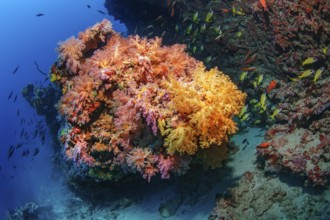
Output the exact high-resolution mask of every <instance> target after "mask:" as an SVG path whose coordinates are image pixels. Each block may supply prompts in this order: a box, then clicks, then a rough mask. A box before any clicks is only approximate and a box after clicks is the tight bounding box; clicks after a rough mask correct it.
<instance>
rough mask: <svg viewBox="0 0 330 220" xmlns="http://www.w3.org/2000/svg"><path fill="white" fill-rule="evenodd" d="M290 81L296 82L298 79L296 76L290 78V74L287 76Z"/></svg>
mask: <svg viewBox="0 0 330 220" xmlns="http://www.w3.org/2000/svg"><path fill="white" fill-rule="evenodd" d="M287 77H288V78H289V79H290V80H291V81H292V82H297V81H298V78H292V77H290V76H287Z"/></svg>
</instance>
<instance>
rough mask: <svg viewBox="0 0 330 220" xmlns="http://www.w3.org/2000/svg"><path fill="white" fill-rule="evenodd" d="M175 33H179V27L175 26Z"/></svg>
mask: <svg viewBox="0 0 330 220" xmlns="http://www.w3.org/2000/svg"><path fill="white" fill-rule="evenodd" d="M175 32H179V25H177V24H176V25H175Z"/></svg>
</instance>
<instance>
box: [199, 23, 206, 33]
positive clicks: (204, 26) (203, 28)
mask: <svg viewBox="0 0 330 220" xmlns="http://www.w3.org/2000/svg"><path fill="white" fill-rule="evenodd" d="M205 30H206V24H203V25H202V26H201V28H200V31H201V32H204V31H205Z"/></svg>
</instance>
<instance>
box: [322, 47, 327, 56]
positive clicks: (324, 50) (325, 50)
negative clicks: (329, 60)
mask: <svg viewBox="0 0 330 220" xmlns="http://www.w3.org/2000/svg"><path fill="white" fill-rule="evenodd" d="M327 52H328V48H327V47H324V48H323V49H322V53H323V54H324V55H326V54H327Z"/></svg>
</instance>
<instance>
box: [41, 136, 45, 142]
mask: <svg viewBox="0 0 330 220" xmlns="http://www.w3.org/2000/svg"><path fill="white" fill-rule="evenodd" d="M41 143H42V144H44V143H45V134H43V135H42V136H41Z"/></svg>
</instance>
